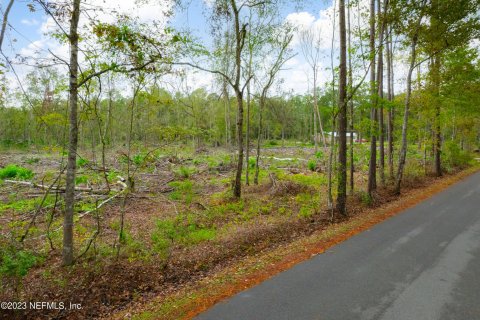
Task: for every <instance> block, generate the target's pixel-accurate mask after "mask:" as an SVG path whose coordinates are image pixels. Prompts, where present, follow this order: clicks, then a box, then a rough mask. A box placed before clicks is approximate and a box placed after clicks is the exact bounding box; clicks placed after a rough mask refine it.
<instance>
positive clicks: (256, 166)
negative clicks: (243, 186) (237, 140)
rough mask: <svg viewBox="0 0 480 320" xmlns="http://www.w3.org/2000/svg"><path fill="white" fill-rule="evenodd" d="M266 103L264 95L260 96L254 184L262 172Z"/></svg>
mask: <svg viewBox="0 0 480 320" xmlns="http://www.w3.org/2000/svg"><path fill="white" fill-rule="evenodd" d="M264 105H265V99H264V97H263V95H262V96H261V97H260V103H259V106H258V136H257V155H256V159H255V177H254V179H253V183H254V184H258V174H259V172H260V145H261V140H262V126H263V122H262V120H263V108H264Z"/></svg>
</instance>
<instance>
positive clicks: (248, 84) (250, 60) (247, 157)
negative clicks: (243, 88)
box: [245, 16, 253, 186]
mask: <svg viewBox="0 0 480 320" xmlns="http://www.w3.org/2000/svg"><path fill="white" fill-rule="evenodd" d="M251 21H252V19H251V16H250V23H249V26H250V27H249V28H250V30H249V33H250V32H251V28H252V23H251ZM248 54H249V59H248V72H247V75H248V78H249V79H250V77H251V76H252V60H253V51H252V46H251V45H250V44H249V46H248ZM250 108H251V97H250V81H249V82H248V83H247V132H246V150H245V152H246V155H245V161H246V171H245V184H246V185H247V186H248V185H249V184H250V181H249V172H250V168H249V165H250V163H249V160H250Z"/></svg>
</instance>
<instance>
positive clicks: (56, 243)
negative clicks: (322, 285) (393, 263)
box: [0, 0, 480, 319]
mask: <svg viewBox="0 0 480 320" xmlns="http://www.w3.org/2000/svg"><path fill="white" fill-rule="evenodd" d="M0 10H1V12H0V13H1V19H2V20H1V21H2V23H1V26H0V27H1V30H0V51H1V57H0V79H1V80H0V220H1V223H0V283H1V289H0V297H1V300H2V301H52V302H53V301H68V302H69V303H70V304H72V303H73V304H74V305H75V306H78V308H70V309H69V308H63V307H60V308H46V309H45V308H44V309H42V310H35V309H31V308H26V310H14V309H13V308H12V309H11V310H2V311H0V316H1V317H4V318H6V319H13V317H14V316H16V317H20V318H22V319H29V318H32V319H33V318H35V319H40V318H41V319H43V318H45V319H47V318H52V317H53V318H55V319H57V318H58V319H60V318H69V319H70V318H72V319H82V318H101V317H103V318H120V317H122V318H123V317H126V314H128V315H129V317H132V316H133V318H134V319H157V318H160V319H180V318H183V317H186V318H188V317H189V316H188V315H189V314H190V315H191V313H189V312H192V310H194V309H195V307H196V306H198V305H199V302H198V299H204V300H205V301H207V300H208V297H209V295H212V294H213V293H215V292H218V290H219V289H218V288H219V287H221V286H223V285H225V283H227V284H234V283H237V282H238V281H241V280H239V279H243V278H242V277H248V274H249V273H251V272H252V270H254V269H258V268H263V266H264V265H267V264H270V263H272V264H273V263H274V262H275V261H278V259H277V258H275V257H273V254H271V255H270V256H269V255H268V252H274V251H272V250H278V248H280V247H282V246H286V245H287V244H289V243H293V242H294V241H301V239H304V238H305V237H311V236H312V235H314V236H316V237H320V238H321V239H327V240H328V237H335V236H336V235H339V234H347V233H348V228H355V226H356V225H357V224H358V223H359V222H358V221H361V219H364V217H365V216H368V215H369V214H371V212H374V211H375V210H376V208H382V207H383V206H385V205H386V204H387V203H389V202H391V201H397V200H398V199H400V200H399V201H402V199H403V197H408V196H409V195H412V194H416V193H422V192H426V191H425V190H426V189H428V188H429V187H430V186H432V185H435V184H437V183H439V181H442V179H448V177H452V176H454V175H456V174H459V173H460V174H462V172H467V171H472V170H477V168H478V166H479V160H480V155H479V152H480V151H479V149H480V57H479V54H480V51H479V48H480V41H479V39H480V19H479V12H480V1H479V0H455V1H454V0H420V1H413V0H348V1H345V0H333V1H330V0H329V1H324V2H322V3H321V4H319V3H318V2H317V1H310V0H304V1H302V0H296V1H293V2H292V1H284V0H265V1H258V0H208V1H207V0H191V1H183V0H158V1H153V0H142V1H133V0H125V4H123V1H122V4H121V5H120V4H119V3H116V2H115V1H96V0H58V1H57V0H55V1H47V0H28V1H18V0H2V2H0ZM145 16H147V17H145ZM39 21H41V22H39ZM27 22H28V23H31V24H32V25H33V26H32V28H33V29H31V30H35V31H30V33H28V32H27V31H22V30H27V29H23V28H24V27H25V25H27ZM22 26H23V27H22ZM28 30H30V29H28ZM34 37H41V40H38V41H34V40H35V39H34ZM405 199H406V198H405ZM406 201H407V200H405V202H406ZM359 219H360V220H359ZM355 223H357V224H355ZM320 238H319V239H320ZM332 239H333V238H332ZM327 240H325V241H327ZM322 241H323V240H322ZM285 254H286V253H285ZM260 255H262V257H263V258H262V259H263V260H262V259H260V258H258V257H259V256H260ZM265 256H268V258H265ZM256 257H257V258H258V261H256V260H255V262H252V259H255V258H256ZM276 259H277V260H276ZM232 270H235V271H232ZM212 292H213V293H212ZM62 306H63V305H62ZM2 309H3V308H2Z"/></svg>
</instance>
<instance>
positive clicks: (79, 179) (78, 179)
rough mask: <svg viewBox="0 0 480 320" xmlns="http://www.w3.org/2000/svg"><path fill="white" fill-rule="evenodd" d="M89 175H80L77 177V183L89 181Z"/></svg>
mask: <svg viewBox="0 0 480 320" xmlns="http://www.w3.org/2000/svg"><path fill="white" fill-rule="evenodd" d="M87 182H88V176H86V175H78V176H76V177H75V184H81V183H87Z"/></svg>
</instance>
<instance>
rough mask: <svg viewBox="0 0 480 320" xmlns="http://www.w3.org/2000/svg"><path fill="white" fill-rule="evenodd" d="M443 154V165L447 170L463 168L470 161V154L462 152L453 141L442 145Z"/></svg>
mask: <svg viewBox="0 0 480 320" xmlns="http://www.w3.org/2000/svg"><path fill="white" fill-rule="evenodd" d="M443 154H444V162H445V165H446V166H447V167H448V168H449V169H453V168H464V167H466V166H467V165H468V164H469V163H470V161H472V156H471V154H469V153H468V152H466V151H464V150H462V149H461V148H460V146H459V145H458V144H457V143H456V142H455V141H446V142H445V143H444V146H443Z"/></svg>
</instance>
